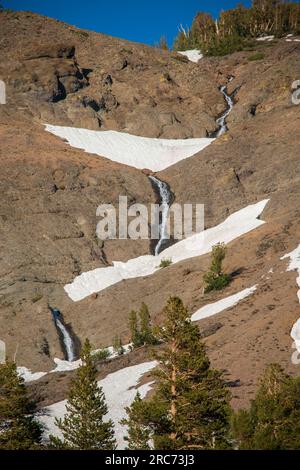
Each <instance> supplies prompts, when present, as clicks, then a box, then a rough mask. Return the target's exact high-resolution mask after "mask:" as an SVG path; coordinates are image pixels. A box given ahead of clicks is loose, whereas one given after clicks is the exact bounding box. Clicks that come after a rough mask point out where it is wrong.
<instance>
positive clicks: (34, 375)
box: [17, 366, 47, 382]
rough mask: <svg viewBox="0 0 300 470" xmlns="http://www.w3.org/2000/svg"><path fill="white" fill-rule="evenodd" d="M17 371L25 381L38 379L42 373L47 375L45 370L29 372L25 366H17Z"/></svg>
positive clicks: (42, 375)
mask: <svg viewBox="0 0 300 470" xmlns="http://www.w3.org/2000/svg"><path fill="white" fill-rule="evenodd" d="M17 372H18V374H19V376H20V377H22V378H23V379H24V381H25V382H33V381H34V380H39V379H40V378H41V377H44V375H47V372H31V370H30V369H27V367H23V366H22V367H21V366H20V367H17Z"/></svg>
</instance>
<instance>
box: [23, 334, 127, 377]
mask: <svg viewBox="0 0 300 470" xmlns="http://www.w3.org/2000/svg"><path fill="white" fill-rule="evenodd" d="M104 349H106V350H107V351H108V353H109V356H108V358H107V359H114V358H115V357H117V356H118V353H117V352H116V351H115V350H114V348H113V346H109V347H108V348H104ZM123 350H124V352H123V354H128V353H129V352H130V351H131V350H132V343H129V344H125V345H123ZM99 351H101V349H95V351H92V354H97V353H98V352H99ZM53 360H54V362H55V364H56V367H55V369H52V370H50V371H49V372H31V371H30V370H29V369H27V367H18V368H17V370H18V374H19V375H20V376H21V377H23V379H24V380H25V382H33V381H34V380H39V379H40V378H41V377H44V375H47V374H53V373H54V372H70V371H72V370H76V369H78V368H79V367H80V366H81V364H82V362H81V359H78V360H77V361H65V360H63V359H58V358H57V357H55V358H54V359H53Z"/></svg>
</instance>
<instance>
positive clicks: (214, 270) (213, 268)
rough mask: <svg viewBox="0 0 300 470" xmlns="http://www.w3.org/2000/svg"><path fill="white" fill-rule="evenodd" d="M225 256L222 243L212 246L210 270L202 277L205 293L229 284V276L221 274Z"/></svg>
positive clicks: (224, 247) (224, 248)
mask: <svg viewBox="0 0 300 470" xmlns="http://www.w3.org/2000/svg"><path fill="white" fill-rule="evenodd" d="M225 256H226V246H225V244H224V243H218V244H217V245H215V246H213V249H212V254H211V265H210V270H209V272H208V273H206V274H205V275H204V276H203V280H204V282H205V284H206V286H205V289H204V292H205V293H207V292H210V291H212V290H218V289H223V288H224V287H226V286H227V285H228V284H229V283H230V281H231V277H230V276H229V274H225V273H224V272H223V261H224V259H225Z"/></svg>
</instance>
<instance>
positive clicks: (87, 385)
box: [50, 340, 116, 450]
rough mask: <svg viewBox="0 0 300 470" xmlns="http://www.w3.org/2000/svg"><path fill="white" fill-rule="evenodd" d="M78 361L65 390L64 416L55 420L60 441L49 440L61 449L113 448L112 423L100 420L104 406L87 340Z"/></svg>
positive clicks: (57, 439) (105, 408)
mask: <svg viewBox="0 0 300 470" xmlns="http://www.w3.org/2000/svg"><path fill="white" fill-rule="evenodd" d="M81 360H82V365H81V367H80V368H79V369H78V370H77V374H76V378H75V379H74V381H73V383H72V385H71V389H70V392H69V396H68V402H67V405H66V410H67V412H66V415H65V416H64V418H63V419H56V421H55V422H56V425H57V427H58V428H59V429H60V431H61V433H62V436H63V440H61V439H59V438H57V437H54V436H51V437H50V439H51V442H52V444H53V445H54V446H55V447H57V448H64V449H73V450H95V449H99V450H113V449H115V446H116V444H115V439H114V430H113V423H112V421H111V420H109V421H104V417H105V416H106V414H107V412H108V409H107V405H106V403H105V396H104V393H103V391H102V389H101V388H99V387H98V384H97V380H96V374H97V370H96V368H95V365H94V361H93V358H92V355H91V345H90V343H89V341H88V340H86V341H85V343H84V346H83V349H82V353H81Z"/></svg>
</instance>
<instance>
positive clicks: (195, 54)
mask: <svg viewBox="0 0 300 470" xmlns="http://www.w3.org/2000/svg"><path fill="white" fill-rule="evenodd" d="M178 54H181V55H184V56H185V57H187V58H188V59H189V60H190V61H191V62H195V63H198V61H199V60H200V59H202V58H203V54H201V51H199V49H190V50H187V51H178Z"/></svg>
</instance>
